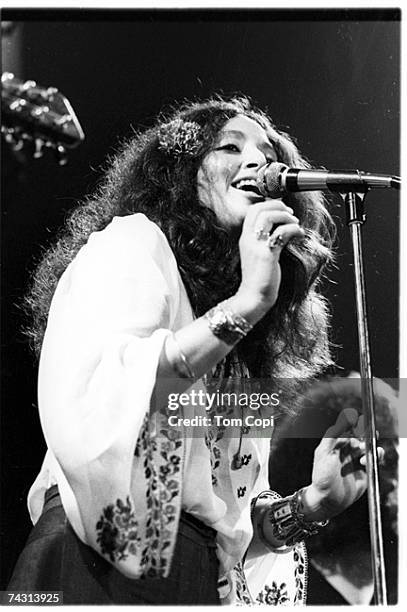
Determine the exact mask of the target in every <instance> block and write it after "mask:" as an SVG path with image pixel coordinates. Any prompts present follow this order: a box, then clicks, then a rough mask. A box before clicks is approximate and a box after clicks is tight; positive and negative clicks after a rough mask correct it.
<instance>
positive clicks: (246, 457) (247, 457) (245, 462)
mask: <svg viewBox="0 0 407 612" xmlns="http://www.w3.org/2000/svg"><path fill="white" fill-rule="evenodd" d="M251 458H252V455H251V454H250V455H243V456H242V457H241V461H242V465H249V463H250V459H251Z"/></svg>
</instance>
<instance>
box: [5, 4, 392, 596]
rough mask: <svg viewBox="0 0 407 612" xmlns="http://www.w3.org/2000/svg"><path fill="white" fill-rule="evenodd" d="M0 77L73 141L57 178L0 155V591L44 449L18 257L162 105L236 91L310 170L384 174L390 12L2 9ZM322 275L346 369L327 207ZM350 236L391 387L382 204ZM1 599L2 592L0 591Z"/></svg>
mask: <svg viewBox="0 0 407 612" xmlns="http://www.w3.org/2000/svg"><path fill="white" fill-rule="evenodd" d="M2 17H3V20H8V21H10V24H9V25H10V26H11V27H8V28H7V29H6V30H5V31H4V35H3V71H4V70H11V71H13V70H14V71H15V74H16V76H18V77H19V78H22V79H33V80H36V81H37V82H38V83H39V84H42V85H44V86H54V87H57V88H59V89H60V90H61V91H62V92H63V93H64V94H65V95H66V96H67V97H68V99H69V100H70V102H71V103H72V105H73V108H74V110H75V112H76V113H77V115H78V117H79V120H80V122H81V124H82V126H83V129H84V131H85V133H86V140H85V142H84V143H83V144H82V145H81V146H80V147H79V148H78V149H77V150H75V151H73V152H72V154H71V155H70V161H69V164H68V165H67V166H65V167H60V166H58V164H57V163H56V162H55V161H54V159H53V156H52V154H48V155H46V156H45V157H44V158H42V159H38V160H34V159H31V158H27V159H26V160H25V161H19V160H18V159H17V158H16V157H15V156H14V155H11V154H9V153H8V152H7V151H6V150H5V149H4V145H3V198H2V247H1V248H2V299H3V303H2V306H3V308H2V350H3V358H2V375H3V387H2V389H3V390H2V393H3V395H2V449H3V462H2V466H3V470H4V471H3V477H2V481H1V485H2V490H1V500H2V501H1V503H2V527H1V531H2V538H3V542H2V546H1V548H2V553H3V555H4V559H3V562H2V564H1V565H2V571H3V574H2V581H3V584H5V583H6V581H7V579H8V577H9V573H10V570H11V568H12V566H13V564H14V562H15V559H16V555H17V554H18V552H19V550H20V549H21V547H22V546H23V543H24V541H25V538H26V536H27V533H28V530H29V528H30V524H29V520H28V516H27V513H26V508H25V498H26V495H27V492H28V489H29V486H30V484H31V482H32V480H33V478H34V477H35V475H36V473H37V471H38V468H39V466H40V463H41V459H42V456H43V453H44V451H45V445H44V441H43V437H42V434H41V430H40V426H39V420H38V416H37V407H36V363H35V361H34V359H33V357H32V355H31V354H30V352H29V350H28V347H27V344H26V342H25V340H24V337H23V335H22V333H21V328H22V326H23V324H24V319H23V317H22V314H21V311H20V309H19V302H20V300H21V298H22V295H23V293H24V290H25V288H26V286H27V282H28V279H29V271H30V269H31V268H32V265H33V261H34V260H35V259H36V258H38V257H39V256H40V254H41V252H42V249H43V248H44V246H46V245H47V244H49V243H50V242H52V240H53V239H54V238H55V236H56V232H57V230H58V228H59V227H60V225H61V223H62V222H63V220H64V218H65V216H66V214H67V212H68V211H69V210H70V209H71V207H72V206H73V205H74V203H75V202H76V201H77V200H78V199H80V198H82V197H83V196H84V195H85V194H86V193H88V192H89V191H91V190H92V188H93V187H94V186H95V185H96V183H97V181H98V178H99V177H100V171H101V170H100V168H101V165H102V164H103V161H104V159H105V156H106V154H108V153H112V152H113V151H114V149H115V147H116V146H117V144H118V142H119V140H120V139H121V138H123V137H125V136H127V135H129V134H130V133H131V131H132V129H133V128H134V129H139V128H140V127H147V126H149V125H151V123H152V122H153V120H154V117H155V115H156V114H157V113H158V112H159V111H160V109H161V108H162V107H163V106H166V105H170V104H171V103H172V102H174V101H175V100H178V101H180V100H182V99H184V98H191V97H198V98H202V97H203V98H205V97H208V96H210V95H211V94H213V93H216V92H221V93H224V94H231V93H244V94H247V95H249V96H251V97H252V98H253V99H254V100H255V101H256V102H257V103H258V104H259V105H260V106H261V107H265V106H266V107H268V109H269V111H270V113H271V115H272V117H273V118H274V121H275V123H276V124H277V125H278V126H279V127H280V128H282V129H284V130H287V131H289V132H290V133H291V134H293V135H295V136H296V138H297V140H298V144H299V146H300V148H301V150H302V151H303V153H304V154H305V155H306V156H307V157H308V159H309V160H310V162H311V163H312V164H314V165H315V166H321V165H323V166H325V167H327V168H332V169H333V168H341V169H350V168H359V169H361V170H366V171H371V172H383V173H391V174H397V173H398V172H399V17H400V15H399V12H398V11H384V10H370V11H358V10H347V11H336V10H327V11H319V12H315V11H298V10H292V11H285V12H282V11H276V10H264V11H253V10H248V11H235V10H233V11H179V10H171V11H168V12H163V11H149V12H143V11H128V12H120V11H119V12H116V11H110V12H107V11H93V12H89V11H87V12H86V11H77V12H74V11H65V10H60V11H53V12H49V11H48V12H41V11H38V10H37V11H28V10H21V11H8V12H7V11H3V15H2ZM331 201H332V203H331V211H332V213H333V214H334V216H335V219H336V222H337V227H338V240H337V260H336V268H334V269H332V270H331V272H330V279H331V280H330V282H329V283H326V286H325V292H326V295H327V296H328V298H329V300H330V302H331V304H332V309H333V319H332V332H333V333H332V340H333V342H335V343H336V344H337V348H336V359H337V363H338V365H339V366H342V367H343V368H345V369H346V370H348V369H355V370H358V369H359V364H358V345H357V334H356V322H355V307H354V291H353V276H352V257H351V252H350V240H349V237H348V229H347V227H346V226H345V223H344V213H343V209H342V205H341V203H340V200H338V199H336V198H332V200H331ZM366 209H367V214H368V220H367V223H366V226H365V229H364V237H365V257H366V276H367V286H368V297H369V317H370V324H371V344H372V363H373V372H374V374H375V375H376V376H380V377H396V376H397V369H398V363H397V355H398V307H397V306H398V219H399V216H398V215H399V211H398V197H397V194H396V193H388V192H380V191H377V192H375V193H371V194H370V195H369V196H368V200H367V206H366ZM2 588H4V587H2Z"/></svg>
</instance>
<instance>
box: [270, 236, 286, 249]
mask: <svg viewBox="0 0 407 612" xmlns="http://www.w3.org/2000/svg"><path fill="white" fill-rule="evenodd" d="M267 246H268V247H269V249H276V248H277V247H279V248H280V249H282V248H283V247H284V246H285V242H284V239H283V237H282V236H281V234H276V235H275V236H270V238H269V239H268V242H267Z"/></svg>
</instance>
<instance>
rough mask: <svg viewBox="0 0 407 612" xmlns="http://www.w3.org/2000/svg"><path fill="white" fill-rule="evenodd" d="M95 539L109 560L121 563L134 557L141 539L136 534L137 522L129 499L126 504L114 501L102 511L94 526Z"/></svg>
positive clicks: (118, 500)
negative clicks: (131, 556) (130, 556)
mask: <svg viewBox="0 0 407 612" xmlns="http://www.w3.org/2000/svg"><path fill="white" fill-rule="evenodd" d="M96 531H97V539H96V541H97V542H98V544H99V545H100V548H101V551H102V553H103V554H104V555H108V556H109V559H110V560H111V561H112V562H113V563H114V562H115V561H123V560H125V559H127V557H128V556H129V554H130V555H135V554H136V552H137V548H138V547H139V545H140V542H141V538H140V536H139V534H138V522H137V521H136V518H135V515H134V512H133V510H132V506H131V502H130V498H129V497H127V499H126V502H123V500H121V499H117V500H116V504H109V505H108V506H106V508H104V509H103V512H102V515H101V517H100V519H99V521H98V522H97V524H96Z"/></svg>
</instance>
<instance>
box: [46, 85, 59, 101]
mask: <svg viewBox="0 0 407 612" xmlns="http://www.w3.org/2000/svg"><path fill="white" fill-rule="evenodd" d="M57 93H58V89H57V88H56V87H48V89H47V90H46V91H45V97H46V99H47V100H49V101H50V102H52V100H53V98H54V96H55V94H57Z"/></svg>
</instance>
